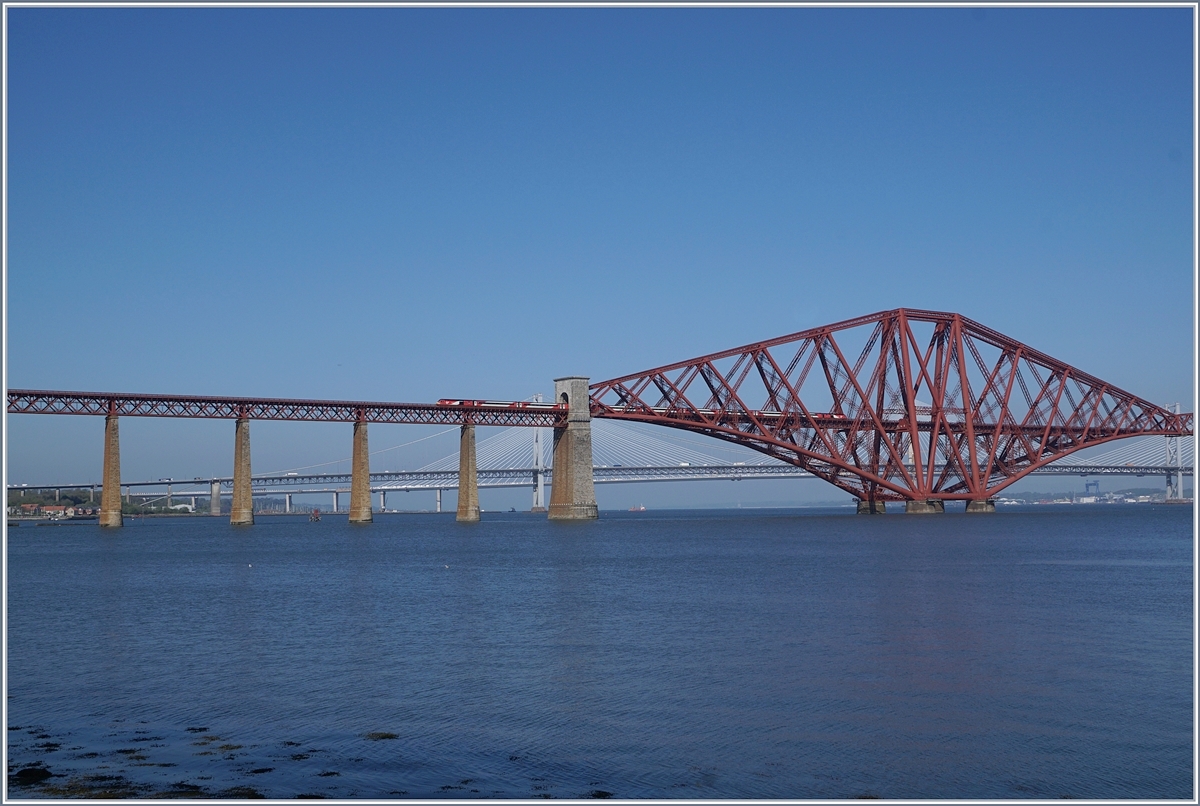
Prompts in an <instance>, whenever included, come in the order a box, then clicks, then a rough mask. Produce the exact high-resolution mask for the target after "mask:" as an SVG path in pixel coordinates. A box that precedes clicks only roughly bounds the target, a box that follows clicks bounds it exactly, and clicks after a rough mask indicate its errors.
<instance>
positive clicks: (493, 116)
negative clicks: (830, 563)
mask: <svg viewBox="0 0 1200 806" xmlns="http://www.w3.org/2000/svg"><path fill="white" fill-rule="evenodd" d="M7 13H8V41H7V48H6V53H7V59H8V131H7V138H8V140H7V146H8V175H7V181H8V188H7V190H8V209H7V214H8V254H7V261H8V262H7V283H8V285H7V289H8V296H7V299H6V303H7V314H8V320H7V338H8V342H7V363H6V372H7V382H8V384H9V386H11V387H17V388H49V389H85V390H99V391H106V390H113V391H148V392H172V393H197V394H216V395H261V396H275V397H301V396H302V397H318V398H321V397H331V398H342V399H375V400H398V401H414V402H420V401H432V400H436V399H438V398H440V397H454V396H460V397H466V396H469V397H488V398H524V397H527V396H529V395H530V394H532V393H533V392H536V391H542V392H549V391H550V390H551V388H552V383H551V379H552V378H554V377H556V376H560V375H564V374H583V375H589V376H591V377H592V378H593V379H595V380H600V379H603V378H607V377H612V376H616V375H621V374H625V373H628V372H633V371H636V370H640V369H645V368H648V367H652V366H656V365H659V364H662V363H665V362H668V361H673V360H677V359H683V358H688V357H691V356H694V355H699V354H703V353H706V352H709V351H712V350H716V349H720V348H724V347H730V346H735V345H738V344H742V343H746V342H750V341H755V340H759V339H762V338H767V337H771V336H776V335H780V334H783V333H788V332H792V331H795V330H799V329H802V328H806V327H811V326H815V325H819V324H824V323H828V322H832V321H836V320H839V319H843V318H848V317H852V316H856V315H859V314H864V313H870V312H873V311H877V310H882V309H887V308H893V307H898V306H909V307H921V308H932V309H938V310H951V311H958V312H961V313H963V314H965V315H967V316H969V317H971V318H973V319H976V320H978V321H980V322H982V323H984V324H986V325H989V326H991V327H993V328H995V329H997V330H1000V331H1001V332H1004V333H1006V334H1008V335H1011V336H1013V337H1015V338H1017V339H1020V340H1021V341H1024V342H1026V343H1028V344H1031V345H1033V346H1035V347H1037V348H1038V349H1041V350H1043V351H1045V352H1047V353H1049V354H1051V355H1053V356H1055V357H1057V358H1060V359H1062V360H1064V361H1067V362H1069V363H1072V364H1074V365H1076V366H1078V367H1080V368H1082V369H1084V370H1086V371H1088V372H1091V373H1093V374H1095V375H1098V376H1100V377H1101V378H1104V379H1105V380H1108V381H1110V382H1112V383H1115V384H1117V385H1119V386H1121V387H1124V388H1126V389H1128V390H1130V391H1132V392H1135V393H1137V394H1140V395H1142V396H1144V397H1147V398H1149V399H1151V400H1154V401H1157V402H1162V403H1167V402H1174V401H1176V400H1179V401H1181V402H1182V403H1183V406H1184V408H1185V410H1190V409H1192V407H1193V406H1192V402H1191V398H1192V395H1191V390H1192V385H1193V370H1192V367H1193V334H1192V321H1193V256H1192V239H1193V233H1192V195H1193V194H1192V174H1193V165H1192V160H1193V127H1192V98H1193V87H1192V53H1193V42H1192V12H1191V10H1190V9H1181V8H1177V9H1169V8H1157V9H1150V8H1135V9H1116V8H1090V9H1089V8H1079V9H994V8H989V9H982V8H976V9H917V8H910V9H865V8H864V9H813V8H795V9H754V10H750V9H695V8H693V9H487V10H479V9H406V8H373V9H298V8H292V9H250V8H226V9H116V8H105V9H71V8H61V9H52V8H40V9H27V8H10V9H8V12H7ZM68 421H70V422H68ZM8 425H9V429H10V433H9V443H8V445H7V448H6V449H7V452H8V469H9V474H10V479H11V480H12V481H16V482H22V481H28V482H31V483H36V482H45V481H49V480H55V479H70V480H76V479H80V478H82V479H90V478H93V477H95V478H98V477H99V469H100V467H99V465H100V461H99V451H100V446H101V434H100V432H101V430H102V425H101V423H100V421H99V420H94V419H91V418H78V419H75V418H62V417H41V418H38V417H30V416H26V417H11V418H9V421H8ZM122 428H123V432H122V433H123V437H124V438H125V441H124V442H123V446H122V447H123V460H124V462H123V464H124V470H125V473H124V475H125V476H126V478H147V477H158V476H163V475H174V476H192V475H206V474H212V473H228V472H229V468H230V467H231V465H232V425H230V424H228V423H198V422H190V423H185V422H181V421H165V422H158V421H145V420H142V421H138V422H133V421H131V420H128V419H127V420H124V421H123V423H122ZM343 431H344V432H345V433H344V434H343ZM254 433H255V462H254V463H255V469H256V470H258V469H262V470H267V469H275V468H278V467H290V466H298V465H306V464H313V463H316V462H321V461H328V460H332V459H338V458H341V457H342V456H345V455H348V453H349V426H345V427H344V428H339V427H335V426H311V425H307V426H305V425H269V424H258V425H256V426H255V432H254ZM425 433H428V432H426V431H420V430H412V429H407V430H406V429H399V428H397V429H379V430H377V431H373V432H372V442H373V445H372V447H386V446H388V445H393V444H399V443H401V442H404V441H407V440H408V439H411V438H416V437H418V436H421V435H423V434H425ZM434 442H435V441H434ZM450 449H452V445H451V446H450V447H449V448H447V450H446V451H441V452H443V453H444V452H448V450H450ZM424 458H426V457H423V456H414V457H413V463H415V464H420V463H421V462H420V461H417V460H418V459H424ZM427 458H433V457H432V456H429V457H427ZM397 463H399V464H404V463H405V462H404V461H400V460H397ZM829 492H830V493H832V494H834V495H836V491H834V490H832V488H830V489H829ZM643 497H644V496H643ZM524 498H525V495H524V494H522V496H521V500H522V501H523V500H524ZM601 504H602V505H604V504H605V501H604V500H602V501H601ZM485 505H486V502H485Z"/></svg>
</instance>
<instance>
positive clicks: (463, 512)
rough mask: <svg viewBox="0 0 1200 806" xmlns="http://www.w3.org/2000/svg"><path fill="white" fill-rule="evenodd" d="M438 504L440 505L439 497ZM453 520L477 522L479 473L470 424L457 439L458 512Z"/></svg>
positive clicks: (473, 430)
mask: <svg viewBox="0 0 1200 806" xmlns="http://www.w3.org/2000/svg"><path fill="white" fill-rule="evenodd" d="M439 492H440V491H439ZM438 503H439V505H440V504H441V498H440V496H439V500H438ZM439 508H440V507H439ZM454 519H455V520H456V521H458V522H459V523H475V522H476V521H478V520H479V472H478V469H477V466H476V459H475V426H474V425H472V424H470V423H467V424H466V425H464V426H463V427H462V431H461V433H460V435H459V438H458V512H457V514H455V516H454Z"/></svg>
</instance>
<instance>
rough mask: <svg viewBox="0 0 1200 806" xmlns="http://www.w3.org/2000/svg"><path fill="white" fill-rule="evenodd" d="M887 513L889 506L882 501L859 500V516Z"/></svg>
mask: <svg viewBox="0 0 1200 806" xmlns="http://www.w3.org/2000/svg"><path fill="white" fill-rule="evenodd" d="M886 513H887V505H885V504H884V502H882V501H863V500H862V499H859V502H858V514H859V515H883V514H886Z"/></svg>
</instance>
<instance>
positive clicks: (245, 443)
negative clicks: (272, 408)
mask: <svg viewBox="0 0 1200 806" xmlns="http://www.w3.org/2000/svg"><path fill="white" fill-rule="evenodd" d="M229 522H230V523H231V524H233V525H235V526H239V525H240V526H249V525H251V524H253V523H254V497H253V493H252V491H251V489H250V420H248V419H247V418H245V417H238V418H237V421H236V424H235V425H234V431H233V504H232V506H231V507H230V511H229Z"/></svg>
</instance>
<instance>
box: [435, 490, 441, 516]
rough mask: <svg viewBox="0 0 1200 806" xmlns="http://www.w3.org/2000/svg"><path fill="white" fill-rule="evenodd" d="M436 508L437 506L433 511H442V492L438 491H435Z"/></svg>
mask: <svg viewBox="0 0 1200 806" xmlns="http://www.w3.org/2000/svg"><path fill="white" fill-rule="evenodd" d="M436 506H437V509H435V510H434V511H435V512H441V511H442V491H441V490H440V489H439V490H438V491H437V501H436Z"/></svg>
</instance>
